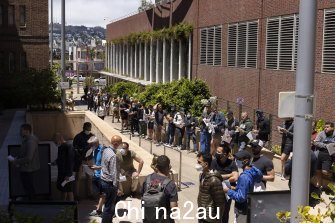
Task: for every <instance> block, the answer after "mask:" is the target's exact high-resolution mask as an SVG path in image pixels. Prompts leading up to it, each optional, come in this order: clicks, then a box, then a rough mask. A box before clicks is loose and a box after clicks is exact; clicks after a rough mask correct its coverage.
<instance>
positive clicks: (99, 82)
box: [94, 77, 106, 85]
mask: <svg viewBox="0 0 335 223" xmlns="http://www.w3.org/2000/svg"><path fill="white" fill-rule="evenodd" d="M94 83H95V84H97V85H106V77H99V78H97V79H94Z"/></svg>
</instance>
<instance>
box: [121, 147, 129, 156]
mask: <svg viewBox="0 0 335 223" xmlns="http://www.w3.org/2000/svg"><path fill="white" fill-rule="evenodd" d="M120 153H121V155H122V156H125V155H126V153H127V152H126V150H125V149H124V148H121V149H120Z"/></svg>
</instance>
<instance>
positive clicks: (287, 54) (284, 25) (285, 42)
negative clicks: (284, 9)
mask: <svg viewBox="0 0 335 223" xmlns="http://www.w3.org/2000/svg"><path fill="white" fill-rule="evenodd" d="M298 24H299V17H298V15H296V14H294V15H289V16H279V17H275V18H269V19H268V20H267V30H266V57H265V60H266V61H265V66H266V68H267V69H275V70H295V69H296V64H297V50H298V47H297V44H298V28H299V26H298Z"/></svg>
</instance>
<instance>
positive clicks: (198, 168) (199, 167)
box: [194, 163, 204, 172]
mask: <svg viewBox="0 0 335 223" xmlns="http://www.w3.org/2000/svg"><path fill="white" fill-rule="evenodd" d="M194 168H195V169H196V170H197V171H198V172H202V171H203V170H204V168H203V167H202V166H201V165H200V164H199V163H197V164H195V167H194Z"/></svg>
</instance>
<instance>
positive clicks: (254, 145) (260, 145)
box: [248, 139, 264, 148]
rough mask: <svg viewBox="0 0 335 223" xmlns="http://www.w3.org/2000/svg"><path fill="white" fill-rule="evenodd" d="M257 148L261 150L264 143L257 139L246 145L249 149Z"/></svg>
mask: <svg viewBox="0 0 335 223" xmlns="http://www.w3.org/2000/svg"><path fill="white" fill-rule="evenodd" d="M258 146H259V147H261V148H263V146H264V142H263V141H262V140H259V139H253V140H251V141H250V142H249V144H248V147H251V148H252V147H258Z"/></svg>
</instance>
